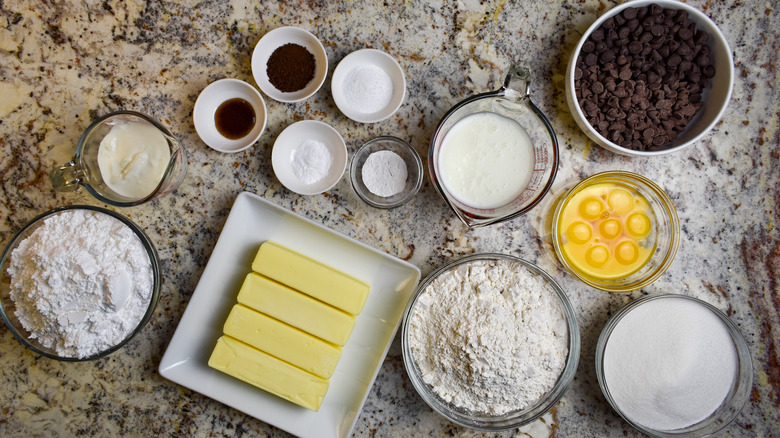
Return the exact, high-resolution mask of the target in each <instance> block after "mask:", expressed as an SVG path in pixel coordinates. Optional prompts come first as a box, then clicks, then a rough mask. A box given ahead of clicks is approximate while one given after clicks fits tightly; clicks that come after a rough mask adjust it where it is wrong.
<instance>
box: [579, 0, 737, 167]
mask: <svg viewBox="0 0 780 438" xmlns="http://www.w3.org/2000/svg"><path fill="white" fill-rule="evenodd" d="M651 4H657V5H659V6H661V7H663V8H666V7H671V8H673V9H682V10H685V11H686V12H688V13H689V14H693V15H695V16H696V18H697V20H701V21H702V22H704V23H707V24H708V25H709V26H711V27H712V29H713V30H714V34H712V33H711V34H710V37H712V38H717V39H718V40H719V41H720V43H722V44H723V46H724V48H725V51H724V52H725V53H726V54H727V56H728V62H727V65H728V66H729V68H728V71H727V72H726V82H728V89H727V91H726V96H725V100H724V104H723V105H722V107H721V108H720V110H719V111H718V113H717V114H716V115H715V117H713V120H712V122H711V123H710V124H709V125H707V126H706V127H705V128H704V129H702V131H701V132H700V133H699V134H698V135H696V136H695V137H694V138H692V139H690V140H688V141H686V142H685V143H681V144H679V145H677V146H674V147H671V148H667V149H663V150H659V151H637V150H633V149H629V148H625V147H623V146H620V145H618V144H616V143H613V142H612V141H610V140H608V139H607V138H606V137H604V136H602V135H601V134H600V133H598V132H597V131H596V130H595V129H594V128H593V127H592V126H591V125H590V123H588V122H587V119H585V115H584V113H583V112H582V108H580V105H579V101H578V100H577V97H576V95H575V94H574V69H575V68H576V63H577V58H578V57H579V53H580V51H581V50H582V46H583V44H585V41H586V40H587V39H588V37H590V35H591V34H592V33H593V31H595V30H596V29H598V28H599V27H600V26H601V25H602V24H603V23H604V22H605V21H606V20H608V19H609V18H611V17H614V16H615V15H617V14H619V13H620V12H622V11H623V10H624V9H627V8H637V7H639V8H641V7H643V6H648V5H651ZM733 90H734V56H733V55H732V51H731V48H730V46H729V43H728V40H727V39H726V36H725V35H724V34H723V31H721V30H720V27H718V25H717V24H716V23H715V22H714V21H713V20H712V19H711V18H710V17H709V16H708V15H707V14H705V13H704V12H702V11H700V10H699V9H697V8H694V7H693V6H690V5H688V4H686V3H683V2H681V1H678V0H631V1H627V2H625V3H622V4H619V5H617V6H615V7H613V8H611V9H609V10H608V11H606V12H604V13H602V14H601V16H599V17H598V18H597V19H596V20H595V21H594V22H593V23H592V24H591V25H590V26H589V27H588V29H587V30H586V31H585V32H584V33H583V34H582V36H581V37H580V39H579V41H578V42H577V45H576V46H575V48H574V50H572V52H571V56H570V57H569V64H568V66H567V68H566V75H565V96H566V101H567V104H568V107H569V110H570V111H571V112H572V113H573V114H572V117H573V118H574V121H575V122H576V124H577V126H579V128H580V129H581V130H582V131H583V132H584V133H585V134H586V135H587V136H588V137H589V138H591V139H592V140H594V141H595V142H596V143H597V144H598V145H599V146H602V147H604V148H605V149H608V150H610V151H612V152H615V153H618V154H621V155H627V156H638V157H639V156H641V157H652V156H658V155H666V154H669V153H673V152H677V151H680V150H682V149H685V148H687V147H689V146H691V145H692V144H694V143H696V142H697V141H698V140H700V139H701V138H702V137H703V136H704V135H706V134H708V133H709V132H710V131H711V130H712V128H713V127H714V126H715V125H716V124H717V123H718V122H719V121H720V120H721V119H722V118H723V114H724V113H725V112H726V109H727V108H728V104H729V101H731V95H732V92H733ZM583 125H584V126H583Z"/></svg>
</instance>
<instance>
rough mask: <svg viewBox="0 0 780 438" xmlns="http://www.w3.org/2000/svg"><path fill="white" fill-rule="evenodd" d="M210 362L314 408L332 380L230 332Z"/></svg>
mask: <svg viewBox="0 0 780 438" xmlns="http://www.w3.org/2000/svg"><path fill="white" fill-rule="evenodd" d="M209 366H210V367H211V368H214V369H216V370H219V371H222V372H223V373H225V374H228V375H230V376H233V377H235V378H237V379H240V380H243V381H244V382H246V383H249V384H251V385H254V386H256V387H258V388H260V389H262V390H265V391H268V392H270V393H271V394H274V395H277V396H279V397H281V398H283V399H286V400H289V401H291V402H293V403H295V404H297V405H300V406H303V407H304V408H307V409H311V410H312V411H317V410H319V408H320V405H322V400H323V399H324V398H325V393H327V392H328V380H326V379H323V378H321V377H317V376H315V375H314V374H311V373H307V372H306V371H304V370H302V369H300V368H297V367H294V366H292V365H290V364H288V363H287V362H284V361H281V360H279V359H277V358H275V357H273V356H271V355H269V354H266V353H263V352H262V351H260V350H258V349H256V348H252V347H250V346H249V345H246V344H244V343H243V342H239V341H237V340H235V339H233V338H230V337H228V336H222V337H221V338H219V340H218V341H217V346H216V347H214V351H213V352H212V353H211V357H210V358H209Z"/></svg>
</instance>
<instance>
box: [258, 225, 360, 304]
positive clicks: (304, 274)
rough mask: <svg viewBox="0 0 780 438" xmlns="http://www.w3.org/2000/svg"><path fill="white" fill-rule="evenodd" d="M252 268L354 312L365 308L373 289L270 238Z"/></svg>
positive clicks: (260, 250) (263, 245) (259, 251)
mask: <svg viewBox="0 0 780 438" xmlns="http://www.w3.org/2000/svg"><path fill="white" fill-rule="evenodd" d="M252 270H254V271H255V272H259V273H260V274H263V275H265V276H266V277H268V278H272V279H274V280H276V281H278V282H280V283H283V284H286V285H287V286H290V287H291V288H293V289H297V290H299V291H301V292H303V293H305V294H307V295H310V296H312V297H314V298H316V299H318V300H320V301H324V302H326V303H328V304H330V305H331V306H334V307H337V308H339V309H341V310H343V311H345V312H349V313H351V314H353V315H357V314H358V313H360V311H361V310H362V309H363V306H364V305H365V304H366V298H367V297H368V292H369V289H370V286H369V285H368V283H366V282H364V281H361V280H358V279H357V278H354V277H352V276H350V275H347V274H345V273H343V272H341V271H339V270H337V269H333V268H331V267H330V266H327V265H325V264H323V263H320V262H318V261H317V260H314V259H311V258H309V257H306V256H304V255H302V254H299V253H297V252H295V251H292V250H290V249H288V248H285V247H284V246H281V245H279V244H277V243H274V242H270V241H266V242H264V243H263V244H262V245H260V249H259V250H258V251H257V255H256V256H255V260H254V262H253V263H252Z"/></svg>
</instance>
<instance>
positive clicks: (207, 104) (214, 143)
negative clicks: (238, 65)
mask: <svg viewBox="0 0 780 438" xmlns="http://www.w3.org/2000/svg"><path fill="white" fill-rule="evenodd" d="M237 97H240V98H242V99H244V100H246V101H247V102H249V103H250V104H251V105H252V108H254V110H255V127H254V128H252V130H251V131H250V132H249V134H247V135H246V136H244V137H242V138H239V139H237V140H231V139H229V138H227V137H225V136H223V135H222V134H220V133H219V131H218V130H217V124H216V121H215V119H214V115H215V113H216V111H217V108H219V106H220V105H221V104H222V103H223V102H225V101H227V100H228V99H233V98H237ZM192 118H193V120H194V122H195V131H197V132H198V136H199V137H200V139H201V140H203V142H204V143H206V144H207V145H208V146H209V147H210V148H212V149H214V150H217V151H219V152H227V153H234V152H240V151H243V150H245V149H247V148H249V147H250V146H252V145H253V144H254V143H255V142H256V141H257V140H258V139H259V138H260V136H261V135H263V131H264V130H265V122H266V119H267V114H266V108H265V100H263V96H261V95H260V92H259V91H257V89H256V88H255V87H253V86H251V85H249V84H248V83H246V82H244V81H240V80H238V79H220V80H218V81H215V82H212V83H211V84H209V85H208V86H207V87H206V88H204V89H203V91H201V93H200V95H199V96H198V100H196V101H195V108H194V109H193V110H192Z"/></svg>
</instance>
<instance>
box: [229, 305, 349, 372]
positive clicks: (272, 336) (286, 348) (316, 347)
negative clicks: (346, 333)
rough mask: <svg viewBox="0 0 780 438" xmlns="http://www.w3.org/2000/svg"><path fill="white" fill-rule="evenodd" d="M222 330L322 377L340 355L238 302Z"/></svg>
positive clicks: (304, 334)
mask: <svg viewBox="0 0 780 438" xmlns="http://www.w3.org/2000/svg"><path fill="white" fill-rule="evenodd" d="M223 332H224V334H226V335H228V336H230V337H233V338H235V339H237V340H239V341H241V342H245V343H247V344H249V345H250V346H252V347H255V348H257V349H258V350H262V351H264V352H266V353H268V354H270V355H271V356H275V357H278V358H279V359H281V360H283V361H285V362H289V363H291V364H292V365H295V366H297V367H298V368H302V369H304V370H305V371H308V372H310V373H312V374H316V375H318V376H320V377H322V378H324V379H327V378H329V377H330V376H331V375H333V370H334V369H335V368H336V364H338V362H339V357H341V348H340V347H337V346H336V345H333V344H331V343H328V342H325V341H323V340H322V339H320V338H317V337H314V336H312V335H310V334H308V333H306V332H303V331H301V330H298V329H297V328H295V327H292V326H289V325H287V324H285V323H283V322H281V321H278V320H276V319H274V318H271V317H270V316H267V315H264V314H262V313H260V312H256V311H254V310H252V309H250V308H248V307H244V306H243V305H241V304H236V305H235V306H233V310H231V311H230V315H229V316H228V318H227V321H225V326H224V329H223Z"/></svg>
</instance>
